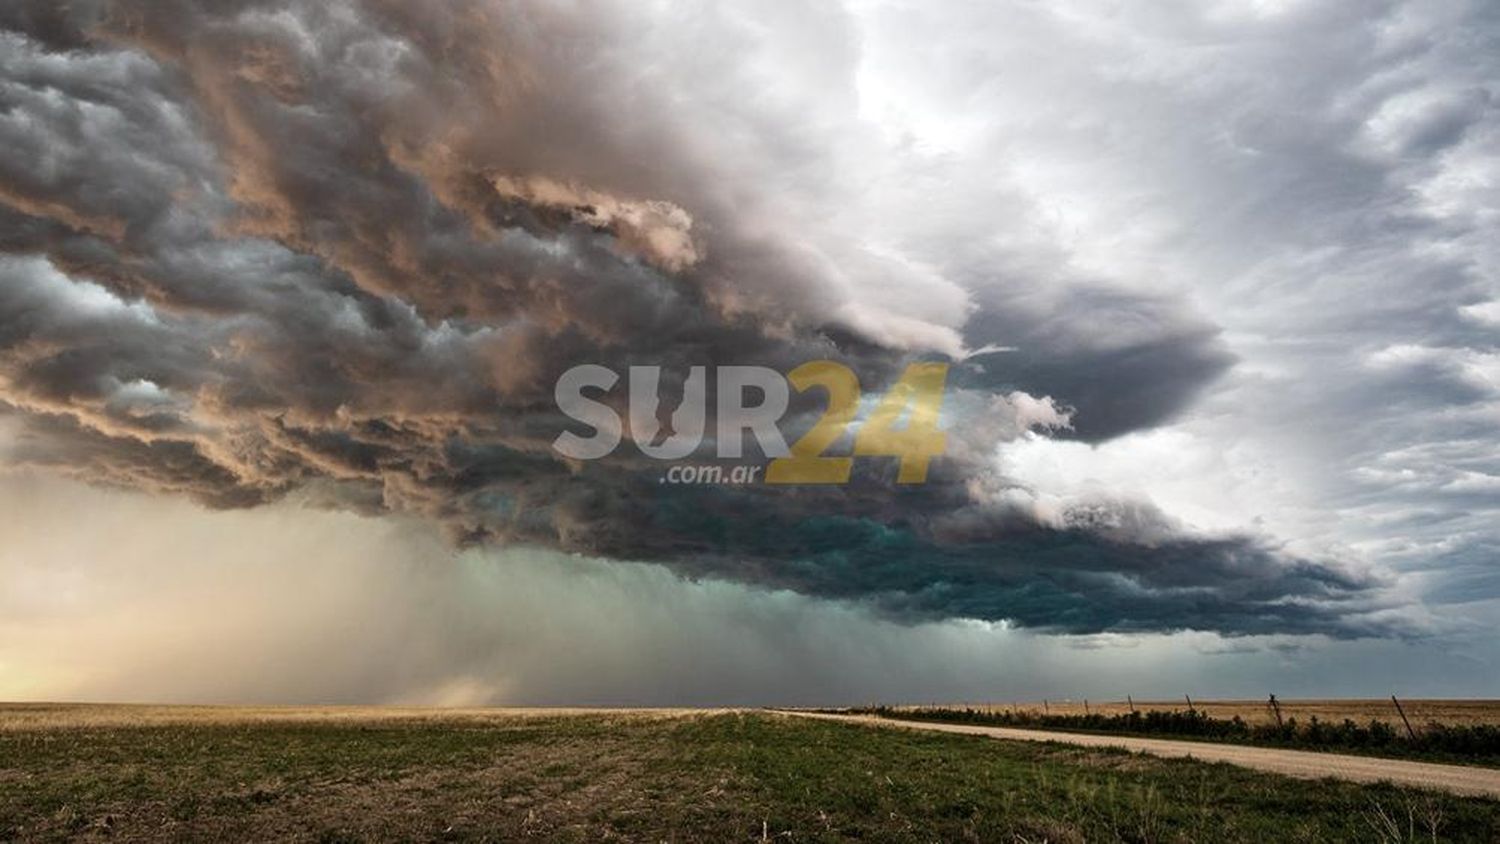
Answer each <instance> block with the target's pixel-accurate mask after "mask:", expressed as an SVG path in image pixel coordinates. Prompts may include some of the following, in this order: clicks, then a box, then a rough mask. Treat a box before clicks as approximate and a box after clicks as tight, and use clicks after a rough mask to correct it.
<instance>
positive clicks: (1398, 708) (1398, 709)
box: [1391, 695, 1417, 741]
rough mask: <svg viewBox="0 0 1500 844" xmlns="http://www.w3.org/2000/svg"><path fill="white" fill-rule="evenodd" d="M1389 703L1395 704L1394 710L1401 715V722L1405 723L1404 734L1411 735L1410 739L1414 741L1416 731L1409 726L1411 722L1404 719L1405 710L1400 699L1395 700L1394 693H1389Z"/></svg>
mask: <svg viewBox="0 0 1500 844" xmlns="http://www.w3.org/2000/svg"><path fill="white" fill-rule="evenodd" d="M1391 703H1394V704H1396V712H1397V714H1399V715H1400V716H1401V723H1403V724H1405V725H1406V734H1407V735H1408V736H1410V737H1411V740H1412V741H1416V740H1417V732H1416V730H1413V729H1412V728H1411V722H1410V721H1408V720H1406V710H1404V709H1402V708H1401V701H1399V700H1396V696H1395V695H1391Z"/></svg>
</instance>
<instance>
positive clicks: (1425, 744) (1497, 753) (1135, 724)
mask: <svg viewBox="0 0 1500 844" xmlns="http://www.w3.org/2000/svg"><path fill="white" fill-rule="evenodd" d="M827 711H829V712H837V713H839V714H852V715H876V716H879V717H882V718H896V719H902V720H907V721H935V722H940V723H950V724H978V725H984V726H993V727H1022V728H1027V729H1042V730H1058V731H1067V732H1081V733H1118V734H1121V735H1131V736H1157V737H1171V738H1183V739H1194V740H1199V741H1220V742H1231V743H1235V744H1254V745H1265V746H1268V747H1284V748H1290V749H1297V750H1315V751H1326V752H1340V753H1357V754H1365V755H1373V756H1388V757H1393V758H1409V759H1423V760H1427V761H1437V762H1452V763H1458V764H1469V765H1484V766H1489V767H1500V726H1496V725H1493V724H1440V723H1437V722H1430V723H1427V724H1425V725H1423V726H1422V727H1421V728H1420V729H1418V728H1413V732H1414V733H1415V735H1412V734H1408V733H1406V732H1405V727H1404V726H1401V727H1398V726H1394V725H1392V724H1390V723H1388V722H1386V721H1381V720H1374V719H1372V720H1370V721H1368V722H1366V723H1363V724H1360V723H1357V722H1355V721H1354V720H1353V719H1349V718H1345V719H1343V720H1341V721H1337V722H1334V721H1323V720H1319V719H1318V717H1317V716H1313V717H1312V718H1310V719H1308V720H1306V721H1299V720H1298V719H1297V718H1296V717H1295V716H1294V717H1289V718H1286V719H1285V720H1284V721H1283V722H1281V723H1269V724H1268V723H1249V722H1247V721H1245V720H1244V719H1242V718H1240V716H1238V715H1236V716H1234V717H1232V718H1212V717H1210V716H1209V715H1207V714H1206V713H1204V712H1202V711H1194V710H1189V711H1182V710H1177V711H1159V710H1148V711H1145V712H1127V713H1119V714H1113V715H1103V714H1094V715H1077V714H1070V715H1046V714H1041V713H1038V712H1035V711H1031V710H1016V711H1005V710H994V709H974V708H971V707H963V708H959V707H891V706H871V707H863V708H858V709H839V710H827Z"/></svg>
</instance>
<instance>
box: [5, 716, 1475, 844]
mask: <svg viewBox="0 0 1500 844" xmlns="http://www.w3.org/2000/svg"><path fill="white" fill-rule="evenodd" d="M1434 831H1435V833H1436V834H1435V835H1434V834H1433V833H1434ZM763 832H764V833H765V835H766V836H767V837H769V838H770V839H773V840H777V841H833V840H847V839H858V840H864V841H965V840H969V841H1008V842H1025V841H1052V842H1059V841H1195V842H1196V841H1273V840H1274V841H1340V840H1359V841H1371V840H1423V841H1427V840H1434V839H1435V840H1442V841H1495V840H1500V804H1497V803H1495V802H1492V801H1484V800H1475V799H1462V798H1455V797H1447V796H1440V795H1431V794H1425V793H1420V792H1410V791H1403V790H1400V789H1396V788H1392V787H1383V786H1382V787H1370V786H1358V785H1352V784H1346V783H1335V782H1331V781H1325V782H1318V783H1308V782H1302V781H1295V780H1289V779H1285V778H1281V777H1275V776H1270V775H1265V774H1257V773H1251V772H1248V771H1244V770H1240V769H1236V768H1231V767H1227V766H1219V765H1206V764H1202V763H1197V762H1192V761H1187V760H1164V759H1154V758H1149V757H1142V756H1133V755H1129V754H1126V753H1123V752H1100V751H1096V750H1083V749H1077V748H1067V747H1063V746H1053V745H1042V744H1027V743H1007V742H996V741H991V740H985V739H979V738H975V737H969V736H953V735H943V734H932V733H921V732H916V731H906V730H879V729H871V728H868V727H863V726H858V725H852V724H838V723H829V722H823V721H811V720H801V719H791V718H785V717H780V716H775V715H770V714H759V713H750V714H715V715H704V716H694V717H687V718H682V719H662V718H643V717H628V716H621V715H584V716H567V717H538V718H511V717H505V716H497V717H493V718H486V719H474V718H469V719H452V720H444V719H441V718H433V719H423V720H408V721H391V720H380V719H371V720H368V721H354V722H350V721H341V722H334V721H306V722H297V723H286V722H281V723H235V722H233V721H232V720H226V721H225V722H223V723H198V724H189V725H176V726H162V725H146V726H132V727H89V728H77V727H49V728H46V729H15V730H9V731H5V730H0V840H9V839H19V840H53V839H64V838H85V839H88V838H97V839H99V840H105V839H106V838H107V839H108V840H115V841H130V840H145V839H150V840H159V839H163V838H165V839H172V840H246V839H253V840H271V839H275V840H289V839H290V840H306V841H358V840H390V839H402V840H412V839H415V840H463V841H479V840H491V841H496V840H515V839H520V838H528V837H530V838H533V839H535V840H541V841H551V840H560V841H585V840H587V841H597V840H631V841H715V842H718V841H758V840H761V837H762V833H763Z"/></svg>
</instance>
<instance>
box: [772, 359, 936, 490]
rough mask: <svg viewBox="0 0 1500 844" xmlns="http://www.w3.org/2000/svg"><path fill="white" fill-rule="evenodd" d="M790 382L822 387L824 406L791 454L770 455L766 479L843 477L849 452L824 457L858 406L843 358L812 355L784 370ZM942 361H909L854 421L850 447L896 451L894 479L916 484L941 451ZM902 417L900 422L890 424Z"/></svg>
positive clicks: (870, 453) (883, 453)
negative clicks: (871, 410)
mask: <svg viewBox="0 0 1500 844" xmlns="http://www.w3.org/2000/svg"><path fill="white" fill-rule="evenodd" d="M787 380H789V381H790V382H791V384H792V386H793V387H794V388H796V390H797V391H798V392H799V393H800V392H807V391H808V390H810V389H812V388H814V387H822V388H823V389H824V390H826V391H827V393H828V408H827V409H826V410H825V411H824V412H823V416H822V418H820V419H819V420H818V422H817V424H815V425H813V427H812V428H811V430H809V431H808V432H807V433H806V434H804V435H803V436H802V439H800V440H798V441H797V443H796V444H795V445H793V446H792V448H791V452H792V454H791V456H790V457H783V458H781V459H779V460H774V461H772V462H771V465H770V466H769V467H768V468H767V469H766V483H768V484H840V483H847V482H848V481H849V476H850V474H851V473H852V471H853V468H854V459H853V458H852V457H824V456H823V452H824V451H827V450H828V448H829V447H830V446H832V445H833V444H834V443H835V442H837V441H838V439H839V437H840V436H842V435H843V433H844V430H845V429H846V428H848V426H849V424H850V423H851V422H853V421H854V418H855V416H856V415H857V414H858V411H859V398H860V389H859V378H858V377H857V376H856V375H855V374H854V373H853V372H852V371H850V370H849V368H848V367H846V366H844V365H843V364H839V363H834V362H832V361H814V362H812V363H807V364H803V365H802V366H799V367H797V368H796V369H794V370H792V372H791V374H790V375H788V376H787ZM947 381H948V365H947V364H944V363H914V364H912V365H911V366H909V367H907V369H906V372H905V374H903V375H902V376H901V380H900V381H897V382H896V384H895V385H894V386H893V387H891V389H890V392H888V393H886V395H885V397H884V398H883V399H881V401H880V404H879V405H877V406H876V408H875V411H874V413H872V414H871V415H870V418H869V420H867V421H866V422H865V423H864V424H863V425H861V426H860V430H859V433H858V435H856V437H855V439H854V453H855V454H856V455H858V456H861V457H899V458H901V468H900V470H899V471H898V472H897V475H896V482H897V483H901V484H920V483H923V482H925V481H926V480H927V467H928V465H929V464H930V462H931V460H932V458H934V457H937V456H940V455H942V454H943V452H944V450H945V449H946V448H947V444H948V437H947V435H946V434H944V433H943V432H942V431H941V430H940V429H939V428H938V416H939V414H940V412H941V411H942V406H943V391H944V387H945V386H946V384H947ZM903 417H905V419H906V425H905V426H904V427H902V428H897V427H896V426H897V425H898V424H899V423H900V422H901V420H902V418H903Z"/></svg>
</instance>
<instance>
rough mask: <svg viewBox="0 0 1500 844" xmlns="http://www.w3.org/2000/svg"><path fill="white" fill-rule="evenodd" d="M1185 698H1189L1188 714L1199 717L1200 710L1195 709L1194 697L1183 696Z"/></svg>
mask: <svg viewBox="0 0 1500 844" xmlns="http://www.w3.org/2000/svg"><path fill="white" fill-rule="evenodd" d="M1183 697H1185V698H1187V702H1188V714H1189V715H1197V714H1198V710H1196V709H1194V708H1193V698H1192V695H1183Z"/></svg>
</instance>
